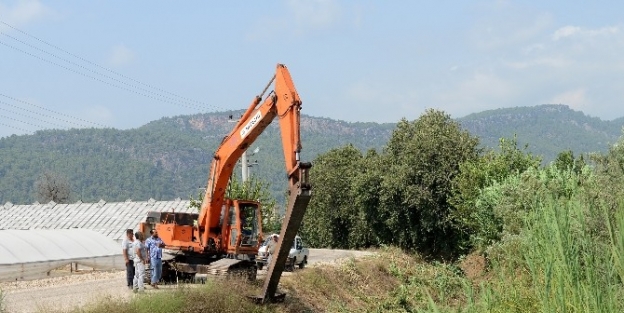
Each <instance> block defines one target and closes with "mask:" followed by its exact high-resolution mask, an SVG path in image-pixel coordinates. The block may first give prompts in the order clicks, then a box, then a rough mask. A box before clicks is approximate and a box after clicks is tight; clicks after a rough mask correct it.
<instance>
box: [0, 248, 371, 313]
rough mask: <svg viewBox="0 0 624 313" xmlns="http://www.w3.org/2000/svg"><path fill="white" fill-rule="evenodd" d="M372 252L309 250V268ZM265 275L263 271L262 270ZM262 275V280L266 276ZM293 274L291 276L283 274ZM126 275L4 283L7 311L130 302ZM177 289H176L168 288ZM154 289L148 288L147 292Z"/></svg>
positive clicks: (97, 274) (120, 273) (86, 275)
mask: <svg viewBox="0 0 624 313" xmlns="http://www.w3.org/2000/svg"><path fill="white" fill-rule="evenodd" d="M371 254H372V253H370V252H363V251H350V250H330V249H310V258H309V260H308V263H309V266H322V265H323V264H325V263H332V262H335V261H336V260H339V259H345V258H351V257H355V258H359V257H363V256H366V255H371ZM262 272H264V271H262ZM262 272H260V273H258V274H259V278H262V277H263V276H264V275H263V273H262ZM284 274H285V275H290V273H284ZM124 285H125V272H113V273H110V272H108V273H105V272H91V273H85V274H74V275H72V276H63V277H56V278H50V279H42V280H35V281H24V282H17V283H2V284H0V288H1V289H2V290H4V293H5V299H4V302H5V304H6V308H7V310H8V312H47V311H50V309H51V308H53V309H56V310H58V309H70V308H73V307H76V306H82V305H85V304H88V303H92V302H93V301H97V300H99V299H102V298H107V297H111V298H114V299H130V298H131V297H133V296H134V294H133V293H132V292H131V291H129V290H128V289H126V288H125V287H123V286H124ZM167 288H175V287H174V286H166V288H163V289H161V290H165V289H167ZM154 291H155V290H152V289H148V292H154Z"/></svg>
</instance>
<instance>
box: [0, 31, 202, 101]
mask: <svg viewBox="0 0 624 313" xmlns="http://www.w3.org/2000/svg"><path fill="white" fill-rule="evenodd" d="M0 44H1V45H4V46H7V47H9V48H11V49H14V50H17V51H19V52H22V53H24V54H27V55H29V56H31V57H34V58H37V59H39V60H41V61H44V62H48V63H50V64H53V65H56V66H58V67H61V68H64V69H66V70H68V71H70V72H73V73H76V74H78V75H82V76H84V77H88V78H91V79H93V80H96V81H99V82H101V83H104V84H107V85H109V86H113V87H116V88H119V89H123V90H126V91H129V92H132V93H135V94H138V95H141V96H144V97H147V98H151V99H154V100H158V101H162V102H166V103H170V104H174V105H178V106H182V107H186V108H190V109H196V108H194V107H190V106H188V105H184V104H181V103H177V102H172V101H168V100H163V99H160V98H156V97H153V96H151V95H148V94H146V93H142V92H139V91H136V90H132V89H129V88H126V87H123V86H119V85H115V84H113V83H111V82H107V81H104V80H101V79H99V78H97V77H93V76H90V75H87V74H85V73H81V72H79V71H76V70H74V69H71V68H69V67H66V66H64V65H61V64H58V63H55V62H53V61H50V60H48V59H44V58H42V57H40V56H38V55H34V54H32V53H30V52H27V51H24V50H22V49H20V48H17V47H14V46H12V45H10V44H8V43H6V42H3V41H0Z"/></svg>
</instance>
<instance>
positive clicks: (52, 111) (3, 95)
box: [0, 93, 107, 128]
mask: <svg viewBox="0 0 624 313" xmlns="http://www.w3.org/2000/svg"><path fill="white" fill-rule="evenodd" d="M0 96H2V97H5V98H8V99H11V100H13V101H17V102H21V103H24V104H28V105H31V106H34V107H36V108H39V109H42V110H44V111H48V112H51V113H54V114H58V115H61V116H64V117H69V118H72V119H75V120H79V121H82V122H85V123H89V124H93V125H96V126H100V127H104V128H106V127H107V126H106V125H102V124H99V123H95V122H90V121H87V120H84V119H81V118H78V117H74V116H71V115H67V114H63V113H60V112H56V111H54V110H50V109H46V108H44V107H42V106H38V105H36V104H32V103H30V102H27V101H24V100H20V99H16V98H13V97H11V96H7V95H5V94H2V93H0ZM63 121H64V122H67V123H71V124H74V125H78V126H83V127H86V125H84V124H76V123H74V122H70V121H65V120H63Z"/></svg>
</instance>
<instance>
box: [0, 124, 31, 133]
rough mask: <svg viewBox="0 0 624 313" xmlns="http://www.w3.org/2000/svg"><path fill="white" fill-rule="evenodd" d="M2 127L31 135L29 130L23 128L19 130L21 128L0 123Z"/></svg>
mask: <svg viewBox="0 0 624 313" xmlns="http://www.w3.org/2000/svg"><path fill="white" fill-rule="evenodd" d="M0 125H1V126H5V127H10V128H14V129H17V130H21V131H23V132H27V133H30V131H29V130H25V129H23V128H19V127H15V126H11V125H7V124H4V123H0Z"/></svg>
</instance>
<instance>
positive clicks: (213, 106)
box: [0, 20, 224, 110]
mask: <svg viewBox="0 0 624 313" xmlns="http://www.w3.org/2000/svg"><path fill="white" fill-rule="evenodd" d="M0 23H2V24H4V25H6V26H8V27H9V28H11V29H13V30H15V31H17V32H19V33H22V34H24V35H26V36H28V37H30V38H33V39H35V40H37V41H39V42H41V43H43V44H45V45H48V46H50V47H52V48H54V49H57V50H60V51H62V52H64V53H66V54H68V55H70V56H72V57H75V58H77V59H79V60H81V61H83V62H86V63H88V64H91V65H93V66H95V67H98V68H101V69H103V70H105V71H107V72H110V73H113V74H115V75H118V76H120V77H123V78H125V79H128V80H130V81H133V82H135V83H138V84H140V85H143V86H146V87H149V88H152V89H154V90H158V91H160V92H164V93H166V94H169V95H172V96H175V97H178V98H180V99H183V100H185V101H186V102H194V103H197V104H199V105H202V106H206V107H209V108H210V107H212V108H215V109H218V110H224V109H223V108H221V107H218V106H215V105H210V104H207V103H204V102H201V101H197V100H193V99H189V98H186V97H183V96H180V95H178V94H175V93H172V92H169V91H166V90H164V89H161V88H158V87H155V86H152V85H150V84H146V83H142V82H140V81H138V80H136V79H133V78H131V77H128V76H126V75H123V74H121V73H118V72H116V71H113V70H111V69H108V68H106V67H104V66H101V65H98V64H97V63H94V62H91V61H89V60H87V59H85V58H83V57H80V56H78V55H76V54H74V53H71V52H69V51H67V50H65V49H62V48H60V47H58V46H56V45H54V44H51V43H49V42H47V41H45V40H43V39H40V38H38V37H36V36H33V35H31V34H29V33H27V32H25V31H23V30H21V29H18V28H16V27H14V26H12V25H9V24H7V23H6V22H4V21H2V20H0ZM3 35H5V36H8V37H10V38H13V39H15V38H14V37H12V36H9V35H7V34H4V33H3ZM15 40H17V41H20V42H22V41H21V40H18V39H15ZM22 43H24V42H22ZM24 44H26V43H24ZM26 45H29V44H26ZM29 46H30V45H29ZM36 49H38V48H36ZM38 50H41V49H38ZM41 51H43V50H41ZM44 52H45V51H44ZM45 53H48V52H45ZM48 54H50V53H48ZM68 62H69V61H68ZM101 75H103V74H101Z"/></svg>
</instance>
